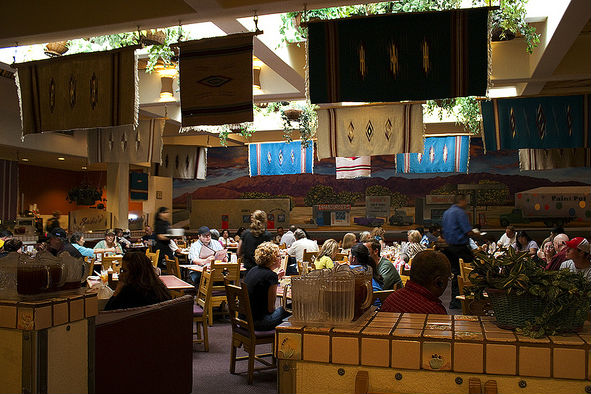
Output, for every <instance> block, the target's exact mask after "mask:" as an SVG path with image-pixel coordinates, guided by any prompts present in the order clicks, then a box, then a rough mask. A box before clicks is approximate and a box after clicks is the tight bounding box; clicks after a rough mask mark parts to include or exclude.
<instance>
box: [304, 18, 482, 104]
mask: <svg viewBox="0 0 591 394" xmlns="http://www.w3.org/2000/svg"><path fill="white" fill-rule="evenodd" d="M419 26H420V28H417V27H419ZM487 26H488V10H487V9H486V8H475V9H467V10H453V11H439V12H425V13H412V14H411V13H401V14H392V15H377V16H369V17H363V18H350V19H339V20H331V21H326V20H324V21H310V22H308V66H309V76H310V84H309V85H310V100H311V102H312V103H335V102H342V101H355V102H366V101H370V102H376V101H401V100H425V99H437V98H449V97H463V96H485V95H486V88H487V84H488V53H489V43H488V30H487Z"/></svg>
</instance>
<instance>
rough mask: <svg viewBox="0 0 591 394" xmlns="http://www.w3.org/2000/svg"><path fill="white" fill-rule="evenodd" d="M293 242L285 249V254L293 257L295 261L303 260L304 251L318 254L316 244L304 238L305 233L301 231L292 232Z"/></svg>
mask: <svg viewBox="0 0 591 394" xmlns="http://www.w3.org/2000/svg"><path fill="white" fill-rule="evenodd" d="M294 237H295V239H296V240H295V242H294V243H293V244H292V245H291V247H290V248H289V249H287V254H288V255H290V256H292V257H295V258H296V260H297V261H302V260H303V258H304V250H305V251H307V252H318V244H317V243H316V241H312V240H311V239H308V238H306V233H305V232H304V230H302V229H299V228H298V229H297V230H296V231H295V232H294Z"/></svg>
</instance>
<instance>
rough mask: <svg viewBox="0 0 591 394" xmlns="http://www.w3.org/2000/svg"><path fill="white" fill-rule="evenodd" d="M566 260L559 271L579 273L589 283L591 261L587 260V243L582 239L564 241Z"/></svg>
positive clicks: (590, 278) (590, 279)
mask: <svg viewBox="0 0 591 394" xmlns="http://www.w3.org/2000/svg"><path fill="white" fill-rule="evenodd" d="M565 244H566V247H567V248H568V249H567V251H566V257H567V258H568V259H569V260H566V261H565V262H564V263H562V264H561V265H560V269H569V270H571V271H573V272H580V273H582V274H583V276H584V277H585V278H586V279H587V280H588V281H590V282H591V260H590V259H589V257H590V255H589V241H587V240H586V239H585V238H583V237H575V238H573V239H571V240H570V241H566V243H565Z"/></svg>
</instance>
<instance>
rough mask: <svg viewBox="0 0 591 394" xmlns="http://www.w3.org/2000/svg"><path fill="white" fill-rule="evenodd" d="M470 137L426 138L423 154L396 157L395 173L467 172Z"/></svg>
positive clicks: (405, 154) (403, 154)
mask: <svg viewBox="0 0 591 394" xmlns="http://www.w3.org/2000/svg"><path fill="white" fill-rule="evenodd" d="M469 157H470V137H468V136H455V137H453V136H452V137H427V138H425V151H424V152H423V153H399V154H397V155H396V172H398V173H404V174H409V173H423V174H432V173H438V172H463V173H467V172H468V160H469Z"/></svg>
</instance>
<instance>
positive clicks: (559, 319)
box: [465, 248, 591, 337]
mask: <svg viewBox="0 0 591 394" xmlns="http://www.w3.org/2000/svg"><path fill="white" fill-rule="evenodd" d="M472 264H473V266H474V269H473V270H472V272H470V274H469V279H470V282H471V283H472V286H468V287H466V288H465V291H466V294H472V295H473V296H474V297H475V299H482V298H483V297H484V294H485V293H486V294H487V295H488V299H489V301H490V303H491V305H492V309H493V310H494V314H495V316H496V319H497V325H499V326H500V327H502V328H506V329H517V330H518V332H520V333H523V334H524V335H528V336H531V337H540V336H544V335H554V334H555V333H557V332H568V331H577V330H578V329H580V328H581V327H582V326H583V322H584V321H585V319H586V318H587V314H588V313H589V305H590V303H591V283H590V282H588V281H587V280H586V279H585V278H584V277H583V276H582V275H581V274H579V273H575V272H571V271H568V270H561V271H545V270H544V269H543V267H541V266H540V265H538V264H537V263H536V262H535V261H534V260H533V259H532V257H531V256H529V254H528V253H527V252H521V253H518V252H515V251H514V250H513V249H512V248H509V249H507V250H505V251H503V252H502V253H497V254H496V255H494V256H493V255H487V254H486V253H482V252H477V253H476V254H475V259H474V262H473V263H472Z"/></svg>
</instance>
